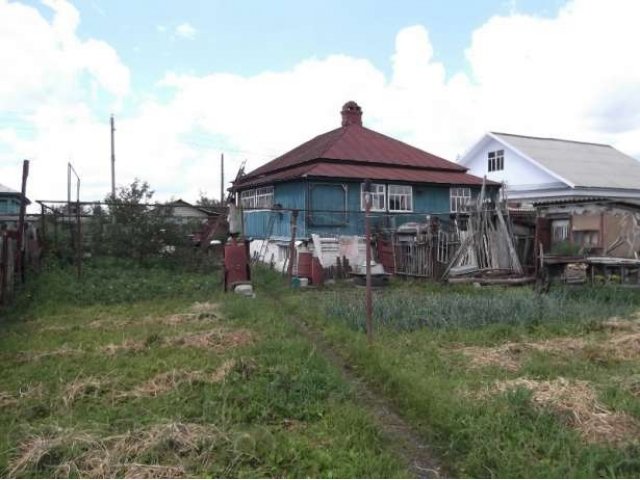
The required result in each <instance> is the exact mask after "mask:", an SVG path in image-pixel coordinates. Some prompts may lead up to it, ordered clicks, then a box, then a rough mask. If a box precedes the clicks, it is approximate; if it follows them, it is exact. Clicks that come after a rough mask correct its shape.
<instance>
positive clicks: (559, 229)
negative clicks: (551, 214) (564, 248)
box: [551, 220, 569, 243]
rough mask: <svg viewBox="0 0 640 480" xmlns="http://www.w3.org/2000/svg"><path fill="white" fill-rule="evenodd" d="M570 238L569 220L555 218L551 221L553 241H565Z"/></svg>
mask: <svg viewBox="0 0 640 480" xmlns="http://www.w3.org/2000/svg"><path fill="white" fill-rule="evenodd" d="M568 239H569V220H553V221H552V222H551V243H557V242H564V241H566V240H568Z"/></svg>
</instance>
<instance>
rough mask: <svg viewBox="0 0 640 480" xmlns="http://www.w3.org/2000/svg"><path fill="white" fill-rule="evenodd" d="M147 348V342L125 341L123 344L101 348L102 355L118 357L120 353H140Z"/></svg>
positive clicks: (113, 344)
mask: <svg viewBox="0 0 640 480" xmlns="http://www.w3.org/2000/svg"><path fill="white" fill-rule="evenodd" d="M145 348H146V345H145V342H143V341H138V340H125V341H124V342H122V343H119V344H115V343H110V344H109V345H105V346H104V347H102V348H100V351H101V352H102V353H105V354H107V355H116V354H118V353H120V352H140V351H142V350H144V349H145Z"/></svg>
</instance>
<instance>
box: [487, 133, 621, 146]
mask: <svg viewBox="0 0 640 480" xmlns="http://www.w3.org/2000/svg"><path fill="white" fill-rule="evenodd" d="M490 133H492V134H493V135H506V136H508V137H520V138H530V139H533V140H552V141H555V142H567V143H580V144H583V145H597V146H599V147H609V148H613V146H611V145H609V144H608V143H596V142H584V141H581V140H569V139H566V138H555V137H534V136H533V135H520V134H517V133H506V132H490Z"/></svg>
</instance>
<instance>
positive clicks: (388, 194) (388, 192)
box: [387, 185, 413, 213]
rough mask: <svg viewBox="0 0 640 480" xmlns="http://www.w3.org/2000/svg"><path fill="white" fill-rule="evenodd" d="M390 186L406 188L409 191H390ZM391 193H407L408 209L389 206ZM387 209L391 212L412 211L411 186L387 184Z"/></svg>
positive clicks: (404, 194) (398, 194) (402, 194)
mask: <svg viewBox="0 0 640 480" xmlns="http://www.w3.org/2000/svg"><path fill="white" fill-rule="evenodd" d="M392 187H399V188H403V189H404V188H408V189H409V193H408V194H407V193H391V188H392ZM391 195H394V196H406V195H408V197H407V198H408V199H409V208H408V209H399V210H394V209H392V208H391ZM387 209H388V210H389V212H393V213H407V212H409V213H410V212H413V187H412V186H411V185H388V186H387Z"/></svg>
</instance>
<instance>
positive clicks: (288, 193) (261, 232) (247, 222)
mask: <svg viewBox="0 0 640 480" xmlns="http://www.w3.org/2000/svg"><path fill="white" fill-rule="evenodd" d="M273 203H274V205H280V206H281V207H282V208H297V209H300V210H301V211H300V212H299V214H298V220H297V222H296V229H297V230H296V236H297V237H300V236H306V228H305V212H304V210H305V208H306V207H305V205H306V183H305V182H290V183H280V184H276V185H274V188H273ZM244 234H245V236H246V237H251V238H265V237H270V238H271V237H273V238H290V237H291V212H290V211H281V212H278V211H272V210H251V211H246V212H244Z"/></svg>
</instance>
